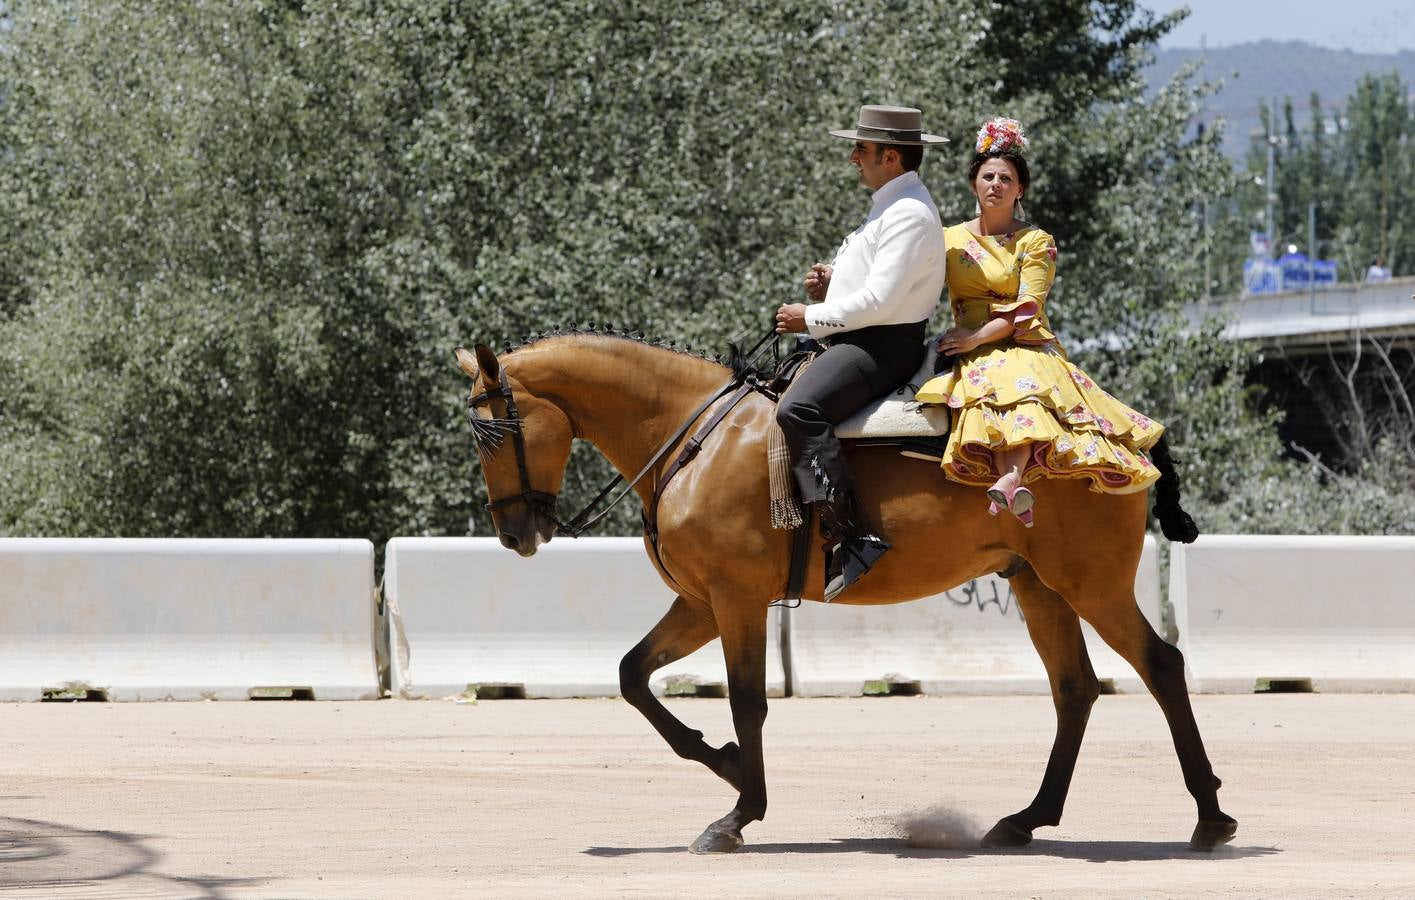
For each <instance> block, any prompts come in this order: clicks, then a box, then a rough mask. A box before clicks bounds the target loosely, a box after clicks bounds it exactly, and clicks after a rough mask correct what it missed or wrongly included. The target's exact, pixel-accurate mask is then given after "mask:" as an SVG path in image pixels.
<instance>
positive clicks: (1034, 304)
mask: <svg viewBox="0 0 1415 900" xmlns="http://www.w3.org/2000/svg"><path fill="white" fill-rule="evenodd" d="M1018 244H1019V246H1018V248H1017V258H1018V262H1019V265H1020V268H1021V279H1020V281H1019V283H1018V285H1017V299H1016V300H1007V299H999V300H998V301H996V302H995V303H993V304H991V306H990V308H989V317H990V318H994V319H1006V320H1007V321H1009V322H1011V323H1012V328H1013V332H1012V340H1014V341H1016V342H1017V343H1019V344H1045V343H1047V342H1048V341H1054V340H1056V335H1054V334H1052V333H1051V331H1050V330H1049V329H1048V328H1047V327H1046V318H1045V317H1044V316H1043V315H1042V308H1043V307H1044V306H1045V305H1046V298H1047V294H1048V293H1049V292H1050V291H1051V285H1052V282H1053V281H1055V280H1056V241H1055V240H1054V239H1053V238H1052V236H1051V235H1050V234H1047V233H1046V232H1045V231H1043V230H1041V229H1040V228H1037V229H1034V230H1033V231H1032V232H1030V233H1029V234H1026V235H1024V236H1023V237H1022V238H1021V240H1020V241H1018Z"/></svg>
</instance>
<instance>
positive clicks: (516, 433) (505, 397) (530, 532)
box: [457, 344, 574, 556]
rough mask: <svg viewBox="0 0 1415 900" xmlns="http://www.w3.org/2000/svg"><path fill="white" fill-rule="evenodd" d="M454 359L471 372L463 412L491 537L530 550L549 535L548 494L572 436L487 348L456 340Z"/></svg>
mask: <svg viewBox="0 0 1415 900" xmlns="http://www.w3.org/2000/svg"><path fill="white" fill-rule="evenodd" d="M457 364H458V365H459V366H461V368H462V371H463V372H466V373H467V375H468V376H470V377H471V379H472V393H471V396H470V397H469V398H468V400H467V411H468V413H469V415H470V416H471V420H472V436H473V439H474V440H475V442H476V445H477V454H478V455H479V456H480V457H481V468H482V474H483V475H484V476H485V477H486V492H487V498H488V500H489V501H490V502H489V503H488V504H487V509H489V510H490V511H491V521H492V524H493V525H494V526H495V527H496V534H497V537H499V538H501V544H502V546H504V547H507V548H509V549H511V550H515V551H516V552H517V553H519V554H521V555H522V556H531V555H532V554H534V553H535V552H536V548H537V547H539V546H540V545H541V544H543V543H545V542H546V541H548V540H550V539H551V538H552V537H553V536H554V535H555V528H556V525H557V519H556V517H555V498H556V495H557V494H559V493H560V485H561V482H562V481H563V480H564V478H565V464H566V462H567V461H568V460H569V459H570V444H571V442H572V440H573V438H574V433H573V430H572V428H571V426H570V420H569V419H568V418H566V416H565V413H563V412H562V411H561V410H560V408H559V407H557V406H556V405H555V404H554V403H551V402H550V401H549V400H544V399H541V398H540V397H537V396H536V395H535V394H533V393H531V391H530V390H528V389H527V388H526V387H525V386H524V385H523V384H522V383H521V382H519V381H517V380H516V379H515V378H512V377H511V376H510V375H509V374H508V373H507V372H506V371H505V370H504V369H502V367H501V363H500V361H498V360H497V358H496V354H495V353H493V352H492V351H491V349H490V348H488V347H485V346H483V345H481V344H477V346H476V351H475V352H474V353H473V352H469V351H467V350H464V349H463V348H461V347H458V348H457Z"/></svg>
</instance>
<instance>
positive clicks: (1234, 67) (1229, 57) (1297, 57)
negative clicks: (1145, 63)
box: [1145, 41, 1415, 161]
mask: <svg viewBox="0 0 1415 900" xmlns="http://www.w3.org/2000/svg"><path fill="white" fill-rule="evenodd" d="M1201 58H1202V59H1203V61H1204V67H1203V69H1202V70H1201V72H1200V77H1202V78H1203V79H1204V80H1207V81H1220V80H1221V81H1222V82H1223V87H1222V89H1220V90H1219V92H1218V93H1217V94H1215V95H1213V96H1212V97H1209V98H1208V99H1207V102H1206V104H1205V107H1206V108H1205V118H1206V119H1211V118H1214V117H1222V118H1223V119H1224V121H1225V122H1226V123H1227V126H1226V131H1225V135H1224V149H1225V150H1226V151H1227V153H1228V155H1229V156H1230V157H1232V158H1233V159H1234V160H1238V161H1241V160H1243V159H1244V158H1246V156H1247V152H1248V142H1249V133H1250V132H1251V131H1252V130H1254V129H1257V128H1261V127H1262V126H1261V123H1260V121H1259V119H1258V104H1259V102H1261V101H1263V100H1267V101H1268V102H1272V100H1273V98H1276V99H1277V102H1278V109H1279V111H1280V110H1281V109H1282V103H1283V101H1284V100H1285V99H1286V98H1288V97H1291V98H1292V107H1293V118H1294V120H1295V121H1296V122H1297V124H1298V127H1299V128H1301V127H1304V126H1306V125H1307V124H1308V122H1309V121H1310V119H1311V116H1310V115H1309V113H1308V110H1309V106H1308V98H1309V97H1310V96H1311V94H1312V92H1313V91H1316V92H1317V94H1318V95H1319V96H1320V97H1321V100H1322V110H1323V112H1324V113H1325V114H1326V115H1327V116H1329V117H1330V116H1332V115H1334V114H1338V113H1340V111H1341V109H1342V107H1343V106H1344V105H1345V103H1346V99H1347V98H1348V97H1349V96H1351V94H1352V93H1353V92H1354V91H1355V90H1356V84H1357V82H1359V81H1360V80H1361V77H1362V76H1363V75H1367V74H1371V75H1384V74H1387V73H1389V72H1391V71H1392V70H1394V71H1396V72H1399V73H1400V77H1401V80H1402V81H1404V82H1405V84H1406V85H1415V50H1404V51H1401V52H1400V53H1393V54H1380V53H1357V52H1354V51H1351V50H1330V49H1327V48H1325V47H1318V46H1315V45H1313V44H1307V43H1303V42H1301V41H1259V42H1257V43H1249V44H1234V45H1232V46H1229V47H1211V48H1209V49H1208V50H1207V51H1206V52H1204V53H1202V54H1201V53H1200V51H1199V50H1198V49H1197V48H1176V49H1171V50H1161V51H1159V52H1158V53H1157V54H1156V57H1155V61H1154V63H1153V64H1152V65H1151V66H1150V67H1149V68H1148V69H1147V70H1146V72H1145V77H1146V79H1147V81H1148V83H1149V86H1150V89H1151V90H1156V89H1158V88H1159V87H1160V86H1161V85H1164V84H1166V83H1168V82H1169V80H1170V79H1171V78H1173V77H1174V75H1175V73H1177V72H1178V71H1179V70H1180V69H1181V68H1182V67H1183V66H1184V65H1185V64H1187V63H1189V62H1197V61H1199V60H1200V59H1201ZM1279 122H1281V120H1280V119H1279Z"/></svg>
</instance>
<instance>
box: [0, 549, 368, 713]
mask: <svg viewBox="0 0 1415 900" xmlns="http://www.w3.org/2000/svg"><path fill="white" fill-rule="evenodd" d="M373 587H374V586H373V545H372V544H371V543H369V542H368V541H366V540H155V539H154V540H138V539H121V538H118V539H47V538H0V596H2V597H3V600H0V699H7V700H37V699H40V697H41V696H42V693H43V692H44V691H45V690H52V689H59V688H64V687H65V686H69V685H75V686H82V687H87V688H92V689H99V690H105V691H107V692H108V697H109V699H111V700H164V699H172V700H197V699H207V698H210V699H245V698H246V697H247V696H248V693H249V691H250V690H251V689H253V688H287V687H293V688H309V689H312V690H313V692H314V696H315V698H316V699H356V698H362V697H376V696H378V681H377V677H376V675H375V671H374V660H373V627H372V626H373V598H374V590H373Z"/></svg>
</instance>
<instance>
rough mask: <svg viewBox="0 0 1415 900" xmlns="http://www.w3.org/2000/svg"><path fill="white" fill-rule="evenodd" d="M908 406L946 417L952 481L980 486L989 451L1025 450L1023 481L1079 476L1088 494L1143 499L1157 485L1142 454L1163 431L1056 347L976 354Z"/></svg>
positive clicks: (986, 477) (985, 482)
mask: <svg viewBox="0 0 1415 900" xmlns="http://www.w3.org/2000/svg"><path fill="white" fill-rule="evenodd" d="M915 399H917V400H918V401H919V402H920V403H937V404H945V405H947V406H948V407H950V408H951V409H952V410H953V430H952V431H951V432H950V434H949V436H948V448H947V450H945V451H944V456H943V468H944V472H945V473H946V474H947V475H948V477H949V478H951V479H953V480H954V481H960V482H963V483H964V484H973V485H978V486H979V487H987V486H989V485H991V484H992V483H993V482H994V481H996V480H997V474H998V473H997V472H996V470H995V469H994V467H993V452H994V451H997V450H1007V449H1009V448H1013V447H1017V446H1021V445H1024V444H1030V445H1031V447H1032V453H1031V463H1030V464H1029V468H1028V470H1027V472H1026V473H1025V474H1024V475H1023V477H1022V480H1023V481H1024V482H1028V481H1035V480H1036V479H1038V478H1085V479H1088V480H1089V481H1090V483H1091V490H1093V491H1099V492H1102V493H1109V494H1128V493H1131V492H1132V491H1143V490H1145V489H1147V488H1148V487H1149V486H1150V485H1151V484H1153V483H1154V482H1155V481H1156V480H1157V479H1158V478H1159V472H1158V471H1157V470H1156V469H1155V467H1154V464H1153V463H1151V462H1150V458H1149V456H1148V455H1147V454H1146V453H1145V451H1146V450H1148V449H1149V448H1150V447H1153V446H1154V444H1155V442H1156V441H1158V440H1159V439H1160V436H1161V435H1162V434H1164V426H1163V425H1161V424H1160V423H1158V422H1156V421H1154V420H1153V419H1151V418H1149V417H1148V416H1145V415H1141V414H1140V413H1137V412H1135V411H1134V410H1133V409H1131V408H1130V407H1128V406H1126V405H1125V404H1123V403H1121V402H1120V401H1119V400H1116V399H1115V398H1114V397H1112V396H1111V395H1110V394H1108V393H1106V392H1105V391H1104V390H1102V389H1101V388H1099V387H1097V386H1096V383H1095V382H1094V381H1092V380H1091V379H1090V378H1089V377H1088V376H1087V375H1086V373H1085V372H1082V371H1081V370H1080V369H1079V368H1077V367H1076V366H1075V365H1073V364H1072V363H1071V362H1070V361H1069V360H1067V359H1066V357H1065V356H1064V355H1063V354H1062V353H1061V352H1060V351H1059V350H1058V349H1057V348H1056V345H1055V344H1051V343H1048V344H1044V345H1042V346H1039V347H1029V346H1023V345H1019V344H1012V343H1006V344H1000V345H998V344H994V345H990V346H986V347H981V348H979V349H977V350H974V351H973V352H972V353H969V354H967V355H966V356H964V357H963V358H962V359H961V360H960V361H959V362H957V363H955V364H954V367H953V370H952V371H951V372H947V373H945V374H943V375H939V376H938V377H936V378H933V379H931V380H929V381H928V382H927V383H926V384H925V385H924V386H923V387H922V388H920V389H919V392H918V394H917V395H916V397H915Z"/></svg>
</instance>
